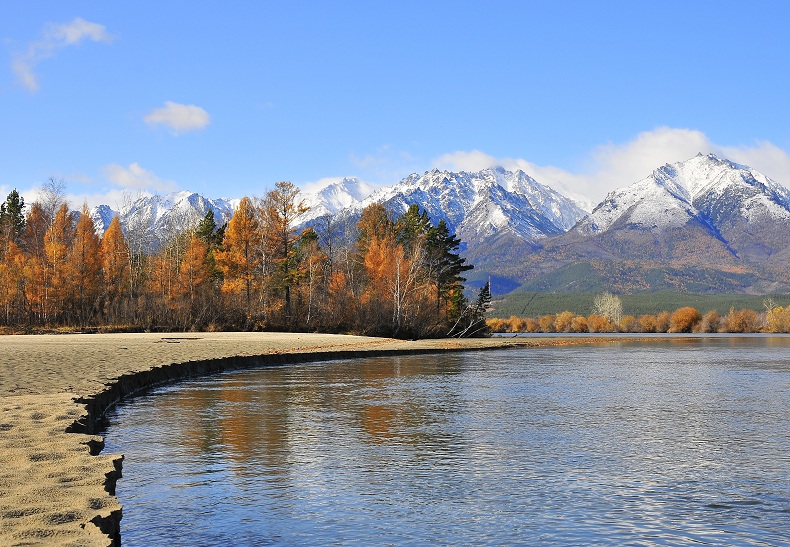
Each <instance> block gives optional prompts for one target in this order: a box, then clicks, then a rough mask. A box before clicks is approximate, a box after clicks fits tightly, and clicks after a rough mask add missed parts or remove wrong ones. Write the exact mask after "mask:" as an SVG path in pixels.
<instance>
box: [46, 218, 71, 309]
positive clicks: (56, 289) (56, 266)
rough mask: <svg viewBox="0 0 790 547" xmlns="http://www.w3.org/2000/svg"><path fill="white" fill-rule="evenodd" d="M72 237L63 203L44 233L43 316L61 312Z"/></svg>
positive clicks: (67, 283) (66, 292) (67, 284)
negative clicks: (46, 276)
mask: <svg viewBox="0 0 790 547" xmlns="http://www.w3.org/2000/svg"><path fill="white" fill-rule="evenodd" d="M73 239H74V219H73V216H72V214H71V213H70V212H69V208H68V205H66V204H65V203H64V204H62V205H61V206H60V208H58V210H57V213H55V217H54V218H53V220H52V224H51V225H50V227H49V229H48V230H47V233H46V234H45V235H44V252H45V254H46V267H47V270H48V271H49V275H48V279H47V281H48V284H47V286H45V287H44V289H45V296H44V298H45V301H46V304H45V309H44V315H45V318H47V319H49V314H55V316H57V314H59V313H62V312H63V308H64V305H65V300H66V297H67V295H68V292H69V289H70V287H69V271H68V262H67V258H68V255H69V251H70V249H71V243H72V240H73Z"/></svg>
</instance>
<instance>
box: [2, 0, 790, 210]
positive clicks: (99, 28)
mask: <svg viewBox="0 0 790 547" xmlns="http://www.w3.org/2000/svg"><path fill="white" fill-rule="evenodd" d="M787 6H790V4H787V3H785V2H779V1H776V2H765V1H763V2H761V1H759V0H758V1H756V2H752V3H750V4H749V5H748V6H747V5H746V4H744V3H743V2H734V1H733V2H728V1H717V2H704V1H700V2H689V1H685V2H672V1H669V2H642V1H633V0H632V1H628V2H607V1H599V2H587V1H584V2H582V1H579V2H575V1H574V2H572V1H555V2H529V1H526V0H524V1H516V2H497V1H491V2H485V3H483V2H464V1H457V2H438V1H436V2H425V1H421V2H410V1H398V2H383V1H382V2H369V1H364V2H356V1H355V2H344V1H333V2H329V1H326V2H299V1H290V2H263V1H261V2H252V1H250V2H234V1H228V2H223V3H219V2H213V3H209V2H176V1H170V2H149V1H146V0H137V1H134V2H128V1H114V2H80V1H70V2H62V1H52V2H46V1H36V2H3V3H2V4H0V192H2V194H3V196H5V195H6V194H7V192H8V191H10V190H11V189H12V188H18V189H19V190H20V191H21V192H22V193H23V195H27V196H34V195H35V192H34V188H36V187H38V186H40V185H41V184H42V183H43V182H44V181H45V180H46V179H47V178H48V177H50V176H54V177H56V178H62V179H64V180H65V181H66V183H67V185H68V186H67V189H68V192H69V194H70V198H71V200H72V201H73V202H81V201H82V200H84V199H87V200H88V201H89V203H90V204H91V205H95V204H97V203H99V202H104V203H108V204H110V205H117V204H118V203H119V202H120V201H121V200H122V195H123V194H124V193H126V194H136V193H137V192H140V191H148V192H160V193H164V192H168V191H172V190H183V189H188V190H193V191H197V192H200V193H203V194H204V195H207V196H210V197H221V196H226V197H240V196H242V195H263V194H264V193H265V192H266V191H267V190H268V189H270V188H272V187H273V185H274V183H275V182H277V181H280V180H290V181H293V182H294V183H296V184H298V185H300V186H302V187H303V188H305V189H312V188H315V187H317V186H318V185H320V184H325V183H326V182H327V181H329V180H332V179H333V178H336V177H344V176H356V177H359V178H361V179H362V180H365V181H367V182H370V183H373V184H392V183H394V182H397V181H398V180H400V179H401V178H402V177H404V176H406V175H408V174H409V173H412V172H423V171H425V170H428V169H431V168H433V167H440V168H448V169H466V170H477V169H481V168H484V167H488V166H492V165H503V166H505V167H508V168H517V167H518V168H523V169H524V170H525V171H527V172H528V173H529V174H531V175H532V176H534V177H535V178H537V179H538V180H539V181H541V182H545V183H548V184H550V185H553V186H555V187H557V188H558V189H561V190H564V191H569V192H574V193H576V194H580V195H583V196H586V197H587V198H589V199H592V200H596V201H597V200H600V199H601V198H602V197H603V196H604V195H605V194H606V192H608V191H610V190H612V189H614V188H616V187H620V186H624V185H626V184H629V183H631V182H634V181H636V180H638V179H640V178H643V177H645V176H647V175H648V174H650V172H651V171H652V170H653V169H654V168H656V167H658V166H660V165H662V164H663V163H666V162H673V161H681V160H684V159H688V158H689V157H692V156H694V155H695V154H696V153H697V152H715V153H718V154H720V155H723V156H726V157H728V158H730V159H732V160H734V161H738V162H740V163H746V164H748V165H751V166H752V167H755V168H756V169H758V170H760V171H762V172H764V173H765V174H766V175H768V176H769V177H771V178H774V179H775V180H777V181H779V182H781V183H783V184H785V185H790V158H789V157H788V154H787V151H789V150H790V130H788V128H790V109H788V108H787V106H786V104H787V100H788V99H787V93H788V87H789V86H788V77H789V75H790V70H788V69H789V68H790V67H788V64H790V33H788V32H787V29H786V23H787V21H788V20H789V17H788V16H790V8H789V7H787ZM30 199H31V197H28V201H30ZM73 205H74V206H79V203H73Z"/></svg>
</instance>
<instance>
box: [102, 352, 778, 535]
mask: <svg viewBox="0 0 790 547" xmlns="http://www.w3.org/2000/svg"><path fill="white" fill-rule="evenodd" d="M162 393H166V395H164V396H163V395H162ZM789 407H790V340H789V339H787V338H764V337H763V338H754V337H752V338H715V339H710V338H696V339H684V340H680V341H666V340H663V341H659V342H655V343H641V344H639V343H632V342H627V341H623V342H619V343H614V344H609V345H601V346H591V347H563V348H538V349H531V350H508V351H495V352H482V353H468V354H458V355H439V356H423V357H408V358H405V357H404V358H375V359H364V360H356V361H337V362H331V363H320V364H314V365H299V366H289V367H282V368H274V369H267V370H258V371H251V372H243V373H233V374H227V375H222V376H215V377H211V378H207V379H202V380H196V381H190V382H188V383H184V384H180V385H178V386H172V387H168V388H165V389H162V390H159V391H158V392H157V393H156V394H153V395H151V396H146V397H142V398H140V399H136V400H135V401H134V402H133V403H132V404H128V405H124V406H121V407H119V408H118V409H117V410H116V411H115V413H114V414H113V416H112V417H111V421H112V425H111V426H110V428H109V430H108V432H107V450H108V451H111V452H122V453H125V454H126V460H125V461H124V478H123V479H122V480H121V481H119V483H118V496H119V498H120V499H121V502H122V503H123V504H124V517H123V521H122V534H123V541H124V544H125V545H135V544H136V545H152V544H161V545H165V544H167V545H172V544H179V543H180V544H183V545H196V544H203V545H216V544H223V543H224V544H227V543H234V544H244V545H271V544H284V545H307V544H310V545H315V544H343V545H346V544H354V543H356V544H370V543H374V544H407V545H409V544H425V543H439V544H459V543H460V544H513V543H522V544H523V543H531V544H541V545H542V544H552V543H554V544H573V543H576V544H589V543H598V544H600V543H608V544H620V543H630V544H642V545H651V544H661V545H676V544H688V543H700V544H704V545H733V544H741V545H780V544H785V545H786V544H788V542H790V429H788V420H787V409H788V408H789Z"/></svg>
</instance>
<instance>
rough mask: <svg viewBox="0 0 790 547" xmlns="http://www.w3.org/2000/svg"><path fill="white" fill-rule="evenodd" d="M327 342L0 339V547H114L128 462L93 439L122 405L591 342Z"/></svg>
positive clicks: (261, 337)
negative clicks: (357, 360)
mask: <svg viewBox="0 0 790 547" xmlns="http://www.w3.org/2000/svg"><path fill="white" fill-rule="evenodd" d="M594 342H595V340H594V339H584V340H576V341H575V342H569V341H568V340H567V339H566V340H564V341H563V340H559V339H549V338H546V339H524V338H521V339H519V338H483V339H472V340H420V341H403V340H392V339H387V338H367V337H357V336H345V335H329V334H290V333H176V334H86V335H81V334H74V335H34V336H0V545H39V544H46V545H112V544H113V542H116V543H117V542H118V537H119V522H120V519H121V506H120V504H119V503H118V501H117V499H116V498H115V496H114V490H115V481H116V480H117V479H118V478H119V477H120V472H121V464H122V460H123V456H122V455H119V454H105V453H103V452H102V453H100V451H101V449H102V448H103V439H102V437H100V436H97V435H93V434H91V433H93V432H94V431H95V430H96V428H97V420H98V419H99V418H100V417H101V414H102V413H103V412H104V411H105V410H106V409H107V407H108V406H109V405H112V404H113V403H114V402H116V401H117V400H118V399H120V398H123V397H129V396H131V395H133V394H134V392H135V391H139V390H141V389H145V388H146V387H150V386H151V385H155V384H157V383H163V382H166V381H173V380H175V379H177V378H182V377H186V376H190V375H198V374H206V373H210V372H218V371H220V370H229V369H237V368H248V367H254V366H266V365H268V364H282V363H288V362H296V361H305V360H319V359H320V360H325V359H331V358H344V357H353V356H363V355H367V354H369V353H372V354H382V353H383V354H387V353H424V352H433V351H453V350H455V351H458V350H476V349H487V348H503V347H525V346H537V345H557V344H567V343H594Z"/></svg>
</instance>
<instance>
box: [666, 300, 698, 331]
mask: <svg viewBox="0 0 790 547" xmlns="http://www.w3.org/2000/svg"><path fill="white" fill-rule="evenodd" d="M701 320H702V314H700V312H698V311H697V310H696V308H692V307H691V306H686V307H684V308H680V309H678V310H675V313H673V314H672V315H671V316H670V318H669V332H691V331H693V330H694V327H695V326H696V325H697V323H699V322H700V321H701Z"/></svg>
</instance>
